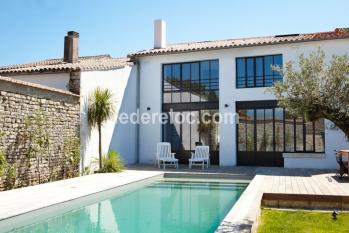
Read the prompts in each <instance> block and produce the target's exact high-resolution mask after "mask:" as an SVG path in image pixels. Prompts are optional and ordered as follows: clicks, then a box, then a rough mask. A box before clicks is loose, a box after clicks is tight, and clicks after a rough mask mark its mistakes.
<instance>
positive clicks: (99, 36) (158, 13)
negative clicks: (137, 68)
mask: <svg viewBox="0 0 349 233" xmlns="http://www.w3.org/2000/svg"><path fill="white" fill-rule="evenodd" d="M0 9H1V14H0V28H1V33H0V42H1V43H0V65H7V64H14V63H25V62H31V61H36V60H40V59H47V58H60V57H62V56H63V37H64V35H65V34H66V32H67V31H70V30H75V31H78V32H79V33H80V55H97V54H111V55H112V56H126V54H127V53H129V52H131V51H137V50H141V49H145V48H150V47H152V46H153V20H154V19H157V18H163V19H165V20H166V22H167V41H168V42H169V43H175V42H187V41H202V40H215V39H227V38H238V37H250V36H261V35H274V34H288V33H302V32H317V31H328V30H333V29H334V28H336V27H349V14H348V12H349V1H348V0H327V1H326V0H288V1H287V0H284V1H281V0H214V1H213V0H210V1H209V0H172V1H169V0H167V1H166V0H162V1H160V0H143V1H141V0H124V1H119V0H100V1H97V0H2V1H0Z"/></svg>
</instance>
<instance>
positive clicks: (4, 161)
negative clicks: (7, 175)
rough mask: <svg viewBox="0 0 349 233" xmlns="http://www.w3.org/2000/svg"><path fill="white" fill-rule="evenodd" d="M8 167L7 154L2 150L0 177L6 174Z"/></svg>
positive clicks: (0, 154)
mask: <svg viewBox="0 0 349 233" xmlns="http://www.w3.org/2000/svg"><path fill="white" fill-rule="evenodd" d="M6 166H7V160H6V157H5V153H4V152H3V151H2V150H0V176H2V175H3V174H4V171H5V169H6Z"/></svg>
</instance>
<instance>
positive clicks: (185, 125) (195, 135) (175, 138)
mask: <svg viewBox="0 0 349 233" xmlns="http://www.w3.org/2000/svg"><path fill="white" fill-rule="evenodd" d="M217 112H218V110H195V111H176V112H168V113H167V114H168V117H169V119H170V120H169V121H168V122H167V123H166V124H164V125H163V141H165V142H170V143H171V149H172V152H174V153H176V158H178V159H179V162H180V163H182V164H187V163H188V159H189V158H190V157H191V153H192V152H194V151H195V147H196V145H199V144H202V145H208V146H210V155H211V161H210V162H211V164H219V132H218V121H214V119H213V117H214V116H215V113H217ZM204 118H206V119H204Z"/></svg>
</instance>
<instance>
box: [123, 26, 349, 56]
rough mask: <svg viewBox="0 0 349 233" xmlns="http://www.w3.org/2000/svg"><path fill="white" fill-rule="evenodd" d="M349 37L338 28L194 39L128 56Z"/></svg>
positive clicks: (348, 29)
mask: <svg viewBox="0 0 349 233" xmlns="http://www.w3.org/2000/svg"><path fill="white" fill-rule="evenodd" d="M344 38H349V28H345V27H344V28H336V29H335V30H333V31H325V32H311V33H299V34H298V33H297V34H284V35H282V36H278V35H269V36H256V37H242V38H233V39H232V38H231V39H223V40H208V41H193V42H182V43H174V44H168V45H167V46H166V47H165V48H159V49H154V48H149V49H144V50H140V51H138V52H132V53H129V54H128V55H127V56H128V57H130V58H134V57H137V56H147V55H149V56H152V55H161V54H165V53H181V52H195V51H202V50H213V49H224V48H235V47H246V46H261V45H270V44H281V43H283V44H285V43H296V42H307V41H315V40H333V39H344Z"/></svg>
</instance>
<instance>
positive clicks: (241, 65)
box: [236, 58, 246, 77]
mask: <svg viewBox="0 0 349 233" xmlns="http://www.w3.org/2000/svg"><path fill="white" fill-rule="evenodd" d="M236 65H237V67H236V70H237V76H238V77H245V76H246V74H245V71H246V63H245V59H244V58H238V59H237V62H236Z"/></svg>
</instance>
